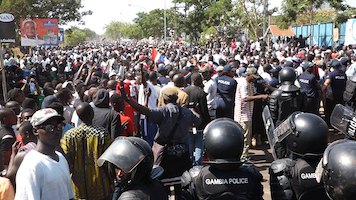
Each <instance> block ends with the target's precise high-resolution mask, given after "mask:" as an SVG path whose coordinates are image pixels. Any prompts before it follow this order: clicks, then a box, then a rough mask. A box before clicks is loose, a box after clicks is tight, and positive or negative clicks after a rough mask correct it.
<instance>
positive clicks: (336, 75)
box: [325, 69, 347, 125]
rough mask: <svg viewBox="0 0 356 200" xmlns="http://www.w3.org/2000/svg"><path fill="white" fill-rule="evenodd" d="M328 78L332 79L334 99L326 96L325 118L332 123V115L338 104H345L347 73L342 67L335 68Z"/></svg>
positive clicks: (331, 85)
mask: <svg viewBox="0 0 356 200" xmlns="http://www.w3.org/2000/svg"><path fill="white" fill-rule="evenodd" d="M326 79H331V83H330V87H331V91H332V99H330V98H326V102H325V120H326V122H327V123H328V124H329V125H330V115H331V113H332V111H333V110H334V107H335V105H336V104H343V103H344V99H343V95H344V91H345V87H346V80H347V77H346V74H345V72H344V71H342V70H341V69H335V70H334V71H332V72H330V73H329V74H328V75H327V77H326Z"/></svg>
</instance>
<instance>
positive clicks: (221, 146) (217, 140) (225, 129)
mask: <svg viewBox="0 0 356 200" xmlns="http://www.w3.org/2000/svg"><path fill="white" fill-rule="evenodd" d="M204 145H205V152H206V154H207V157H208V160H209V161H207V163H209V164H240V163H241V161H240V158H241V155H242V151H243V147H244V137H243V129H242V128H241V126H240V125H239V124H238V123H237V122H235V121H233V120H232V119H229V118H219V119H216V120H214V121H212V122H210V123H209V124H208V125H207V126H206V127H205V129H204Z"/></svg>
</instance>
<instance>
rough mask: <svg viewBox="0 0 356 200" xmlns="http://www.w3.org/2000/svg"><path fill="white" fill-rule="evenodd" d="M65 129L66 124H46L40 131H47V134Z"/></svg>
mask: <svg viewBox="0 0 356 200" xmlns="http://www.w3.org/2000/svg"><path fill="white" fill-rule="evenodd" d="M63 127H64V123H58V124H46V125H42V126H39V128H40V129H43V130H46V131H47V132H54V131H62V130H63Z"/></svg>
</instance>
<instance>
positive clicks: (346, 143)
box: [322, 140, 356, 200]
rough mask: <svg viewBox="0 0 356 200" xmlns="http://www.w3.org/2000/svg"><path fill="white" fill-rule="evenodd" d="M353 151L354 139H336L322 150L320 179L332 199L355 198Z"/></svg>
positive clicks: (355, 144) (355, 183) (355, 149)
mask: <svg viewBox="0 0 356 200" xmlns="http://www.w3.org/2000/svg"><path fill="white" fill-rule="evenodd" d="M355 151H356V141H353V140H338V141H335V142H333V143H331V144H330V145H329V146H328V148H327V149H326V150H325V152H324V156H323V161H322V163H323V169H324V171H323V174H322V179H323V183H324V185H325V190H326V193H327V195H328V196H329V198H330V199H332V200H349V199H355V196H356V190H355V188H356V178H355V174H356V168H355V164H354V163H355V162H356V155H355Z"/></svg>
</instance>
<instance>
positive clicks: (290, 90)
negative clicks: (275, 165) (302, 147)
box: [269, 67, 303, 158]
mask: <svg viewBox="0 0 356 200" xmlns="http://www.w3.org/2000/svg"><path fill="white" fill-rule="evenodd" d="M295 80H296V73H295V70H294V69H293V68H291V67H284V68H283V69H281V71H279V81H280V82H281V86H280V87H279V88H278V89H277V90H275V91H273V92H272V94H271V95H270V100H269V109H270V112H271V117H272V119H273V122H274V124H276V126H278V125H279V124H280V123H281V122H283V121H284V120H285V119H287V118H288V117H289V115H291V114H292V113H294V112H296V111H301V109H302V101H303V99H302V95H301V93H300V89H299V88H298V87H297V86H295V85H294V82H295ZM285 146H286V144H285V141H282V142H279V143H277V144H276V146H275V149H276V154H277V157H278V158H284V157H286V153H287V152H286V147H285Z"/></svg>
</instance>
